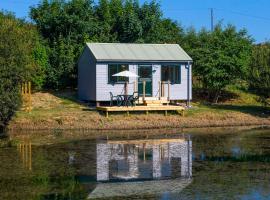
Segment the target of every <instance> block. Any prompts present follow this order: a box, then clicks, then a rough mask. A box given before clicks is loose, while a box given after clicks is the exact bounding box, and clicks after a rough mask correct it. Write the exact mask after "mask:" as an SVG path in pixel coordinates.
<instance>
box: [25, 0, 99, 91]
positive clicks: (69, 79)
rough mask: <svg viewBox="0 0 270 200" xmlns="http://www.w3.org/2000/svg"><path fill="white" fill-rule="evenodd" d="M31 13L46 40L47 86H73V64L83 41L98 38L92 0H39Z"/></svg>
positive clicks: (74, 65)
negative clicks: (47, 61) (47, 58)
mask: <svg viewBox="0 0 270 200" xmlns="http://www.w3.org/2000/svg"><path fill="white" fill-rule="evenodd" d="M30 16H31V18H32V19H33V20H34V22H35V23H36V26H37V27H38V30H39V31H40V33H41V35H42V37H43V38H44V39H45V40H46V42H47V47H48V49H49V51H48V57H49V68H48V70H47V71H46V77H47V79H46V86H47V87H49V88H55V89H58V88H64V87H68V86H76V77H77V75H76V74H77V69H76V63H77V60H78V58H79V56H80V53H81V52H82V49H83V47H84V45H85V42H86V41H89V40H91V41H97V38H98V24H97V20H96V18H95V17H94V7H93V1H91V0H71V1H64V0H60V1H59V0H52V1H47V0H44V1H42V2H41V3H40V4H39V5H38V6H37V7H32V8H31V10H30Z"/></svg>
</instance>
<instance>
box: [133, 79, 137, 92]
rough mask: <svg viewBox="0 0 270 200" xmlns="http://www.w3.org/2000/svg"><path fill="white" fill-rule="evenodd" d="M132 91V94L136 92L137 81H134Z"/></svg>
mask: <svg viewBox="0 0 270 200" xmlns="http://www.w3.org/2000/svg"><path fill="white" fill-rule="evenodd" d="M133 89H134V91H133V92H137V80H135V81H134V88H133Z"/></svg>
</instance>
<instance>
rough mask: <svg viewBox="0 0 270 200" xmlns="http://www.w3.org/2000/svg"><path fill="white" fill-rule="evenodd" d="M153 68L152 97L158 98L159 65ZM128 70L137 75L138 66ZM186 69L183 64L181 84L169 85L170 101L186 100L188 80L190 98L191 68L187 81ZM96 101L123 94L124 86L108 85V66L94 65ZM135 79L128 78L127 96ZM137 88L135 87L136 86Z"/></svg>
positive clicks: (132, 88) (130, 92)
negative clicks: (111, 94) (111, 95)
mask: <svg viewBox="0 0 270 200" xmlns="http://www.w3.org/2000/svg"><path fill="white" fill-rule="evenodd" d="M152 66H153V68H152V70H153V79H152V81H153V82H152V88H153V91H152V92H153V97H159V81H161V65H157V64H154V65H152ZM129 70H130V71H131V72H133V73H136V74H138V65H129ZM187 76H188V69H187V68H186V65H185V64H182V65H181V83H180V84H172V85H170V99H171V100H187V96H188V91H187V90H188V80H189V82H190V99H191V98H192V81H191V77H192V76H191V67H190V78H189V79H188V77H187ZM96 77H97V78H96V101H109V100H110V92H112V93H113V94H114V95H119V94H124V84H109V83H108V65H107V64H97V65H96ZM135 81H136V83H137V80H136V78H129V85H128V94H132V93H133V92H134V82H135ZM136 87H137V86H136ZM167 95H168V90H167V85H165V96H167Z"/></svg>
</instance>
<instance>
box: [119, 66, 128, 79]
mask: <svg viewBox="0 0 270 200" xmlns="http://www.w3.org/2000/svg"><path fill="white" fill-rule="evenodd" d="M126 70H127V71H128V65H126V64H120V65H118V72H117V73H119V72H122V71H126ZM126 81H128V77H122V76H118V77H117V82H126Z"/></svg>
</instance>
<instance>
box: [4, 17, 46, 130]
mask: <svg viewBox="0 0 270 200" xmlns="http://www.w3.org/2000/svg"><path fill="white" fill-rule="evenodd" d="M39 39H40V38H39V35H38V33H37V31H36V29H35V27H33V26H32V25H31V24H28V23H26V22H24V21H22V20H18V19H16V18H15V17H14V16H13V15H12V14H9V13H2V12H0V127H4V126H6V125H7V123H8V121H9V120H10V118H11V117H12V116H13V114H14V112H15V111H16V110H17V109H18V108H19V106H20V103H21V99H20V84H21V83H22V82H24V81H32V82H34V86H36V87H39V86H40V85H42V81H43V80H42V79H43V77H44V73H43V69H42V68H43V67H46V66H45V65H43V64H41V62H42V59H43V58H44V52H42V51H40V50H39V49H41V48H42V44H41V43H40V40H39ZM38 51H39V53H38ZM38 54H39V56H38ZM41 58H42V59H41ZM45 59H46V58H45ZM44 63H46V61H44ZM41 65H43V66H41Z"/></svg>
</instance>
